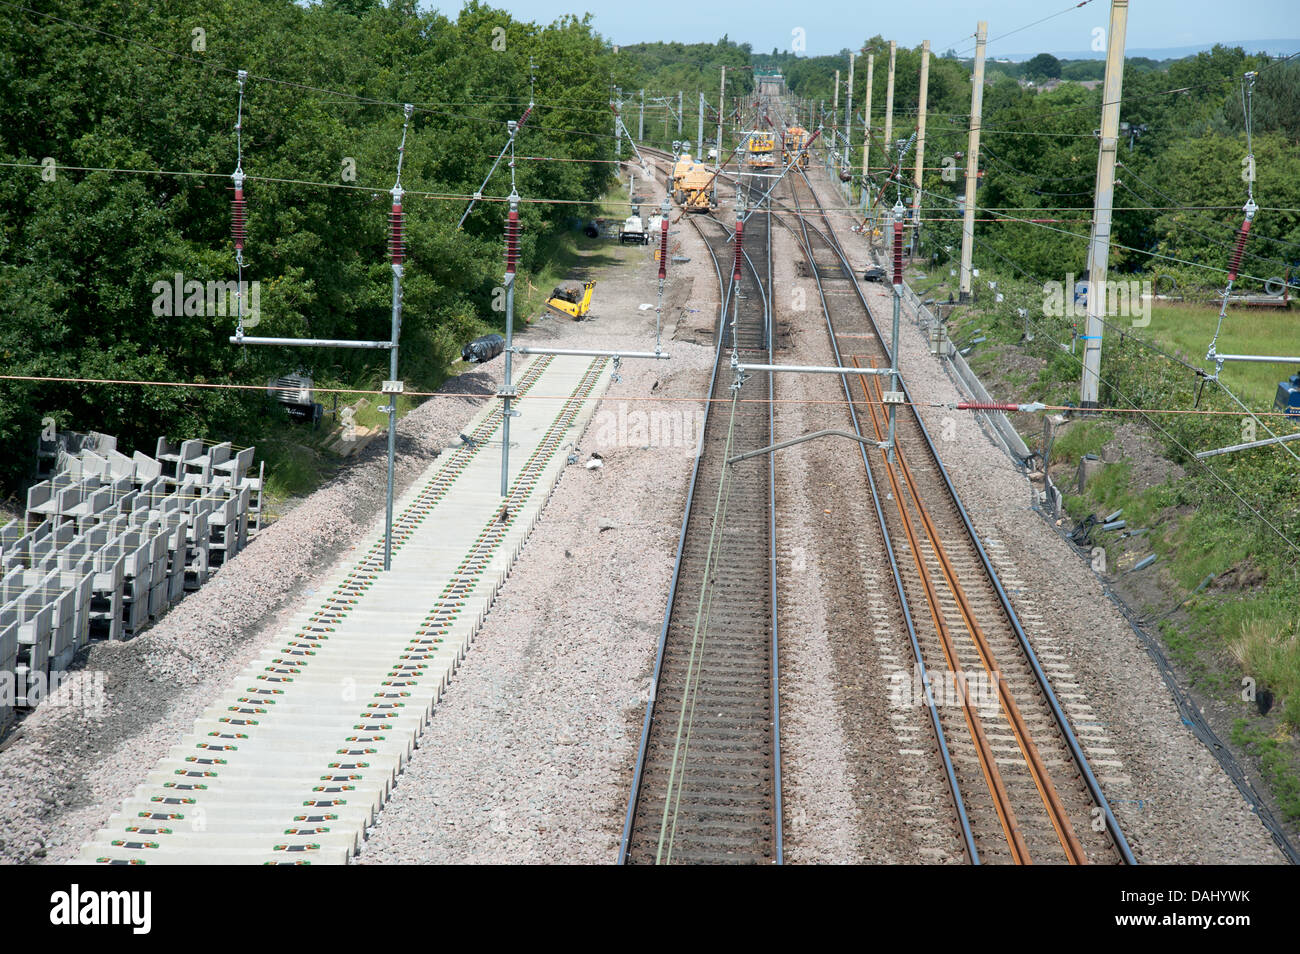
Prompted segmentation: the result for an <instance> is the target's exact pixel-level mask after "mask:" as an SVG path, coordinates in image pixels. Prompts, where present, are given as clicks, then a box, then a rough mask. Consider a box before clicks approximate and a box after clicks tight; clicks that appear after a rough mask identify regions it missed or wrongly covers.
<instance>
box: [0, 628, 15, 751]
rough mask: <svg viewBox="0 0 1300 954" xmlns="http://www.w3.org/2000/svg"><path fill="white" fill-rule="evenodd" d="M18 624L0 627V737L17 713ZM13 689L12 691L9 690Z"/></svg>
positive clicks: (7, 729) (6, 730) (11, 723)
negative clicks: (1, 683)
mask: <svg viewBox="0 0 1300 954" xmlns="http://www.w3.org/2000/svg"><path fill="white" fill-rule="evenodd" d="M17 668H18V624H17V623H10V624H8V625H7V626H0V680H4V682H5V685H0V736H3V735H4V733H6V732H8V731H9V727H10V726H11V725H13V722H14V715H15V713H16V712H17V705H16V701H15V698H14V697H15V696H16V695H17V691H16V690H17V676H16V673H15V670H16V669H17ZM11 686H12V687H13V690H14V691H11V690H10V687H11Z"/></svg>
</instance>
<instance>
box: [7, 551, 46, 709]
mask: <svg viewBox="0 0 1300 954" xmlns="http://www.w3.org/2000/svg"><path fill="white" fill-rule="evenodd" d="M18 573H19V571H15V570H11V571H10V573H9V574H6V575H5V577H4V578H3V579H0V631H3V630H5V629H6V628H8V627H9V626H17V637H18V653H17V656H16V658H15V660H14V668H13V675H14V702H15V704H16V705H18V706H19V707H20V708H26V707H28V706H30V705H32V704H33V702H34V701H35V700H34V699H33V698H32V696H33V693H35V692H42V691H44V689H45V682H44V680H45V677H46V676H47V675H48V673H49V671H50V654H51V649H52V646H51V636H52V635H53V617H54V607H53V606H52V605H51V604H50V601H49V600H46V599H45V598H44V596H43V595H42V594H41V592H40V591H39V590H37V589H28V588H27V587H25V586H24V585H23V582H22V580H21V578H17V577H16V576H15V574H18Z"/></svg>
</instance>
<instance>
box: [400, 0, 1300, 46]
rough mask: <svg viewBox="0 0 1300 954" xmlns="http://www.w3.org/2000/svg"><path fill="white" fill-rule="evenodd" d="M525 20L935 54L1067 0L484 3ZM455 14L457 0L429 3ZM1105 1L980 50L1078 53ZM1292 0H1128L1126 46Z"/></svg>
mask: <svg viewBox="0 0 1300 954" xmlns="http://www.w3.org/2000/svg"><path fill="white" fill-rule="evenodd" d="M489 2H491V4H492V5H493V6H498V7H503V8H505V9H507V10H509V11H510V12H511V13H512V14H514V15H515V16H517V17H520V18H521V19H525V20H536V21H539V22H543V23H549V22H550V21H551V20H553V19H555V18H556V17H558V16H560V15H562V14H565V13H583V12H590V13H592V14H593V15H594V16H595V25H596V29H597V30H598V31H599V32H600V33H601V34H602V35H603V36H605V37H606V38H607V39H609V40H611V41H612V42H614V43H637V42H642V41H654V40H679V41H681V42H684V43H695V42H702V41H713V40H716V39H718V38H719V37H721V36H722V35H723V34H727V35H728V36H729V37H730V38H731V39H733V40H735V41H737V42H742V43H744V42H748V43H750V44H752V45H753V47H754V49H755V50H760V51H770V50H771V49H772V48H773V47H774V46H775V47H778V48H780V49H782V50H786V49H789V48H790V45H791V34H792V31H793V30H794V29H796V28H802V29H803V31H804V34H805V36H806V38H807V49H806V51H807V52H808V53H809V54H811V55H817V54H824V53H835V52H838V51H839V50H840V49H842V48H844V47H846V46H857V45H858V44H859V43H860V42H861V41H862V40H864V39H866V38H867V37H868V36H871V35H872V34H875V33H879V34H881V35H882V36H884V37H885V38H886V39H896V40H898V42H899V43H900V44H903V45H905V46H915V45H917V44H919V43H920V42H921V41H922V40H925V39H928V40H930V42H931V45H932V46H933V47H934V48H935V50H936V51H937V52H943V51H944V50H945V49H947V48H948V47H949V46H952V47H954V48H956V49H958V50H961V49H962V48H963V46H965V45H970V46H972V47H973V45H974V41H973V39H972V40H967V37H971V36H973V34H974V33H975V23H976V21H977V20H979V19H981V18H983V19H986V20H988V21H989V36H990V38H995V37H998V36H999V35H1000V34H1002V33H1009V32H1011V31H1012V30H1016V29H1018V28H1019V27H1023V26H1025V25H1027V24H1029V23H1032V22H1033V21H1035V20H1038V19H1041V18H1043V17H1047V16H1050V15H1051V14H1054V13H1057V12H1058V11H1062V10H1064V9H1065V8H1067V7H1070V6H1072V3H1071V2H1070V0H901V2H893V3H888V4H886V3H860V2H857V3H855V2H853V0H831V2H812V3H808V2H791V0H745V2H732V0H719V2H713V3H705V2H700V0H652V2H641V3H634V2H628V0H489ZM421 6H422V7H435V8H437V9H440V10H442V11H443V12H444V13H448V14H450V15H454V14H455V11H457V10H458V9H459V8H460V3H459V2H457V0H452V2H447V0H442V2H433V3H430V2H428V0H422V3H421ZM1109 12H1110V3H1109V0H1091V2H1090V3H1088V5H1087V6H1085V7H1083V8H1082V9H1072V10H1070V11H1069V12H1066V13H1061V15H1060V16H1055V17H1052V18H1051V19H1049V20H1047V21H1046V22H1044V23H1040V24H1038V25H1036V26H1032V27H1029V28H1028V29H1026V30H1022V31H1020V32H1017V33H1015V34H1014V35H1012V36H1008V37H1006V38H1005V39H1001V40H997V41H996V42H991V43H990V45H989V56H994V57H996V56H1004V55H1008V54H1016V53H1034V52H1039V51H1076V50H1077V51H1081V52H1082V51H1086V50H1088V49H1089V47H1090V44H1091V40H1092V30H1093V28H1094V27H1105V26H1106V23H1107V20H1108V18H1109ZM1297 14H1300V10H1298V9H1297V4H1296V2H1295V0H1235V2H1229V3H1223V2H1207V0H1133V2H1132V4H1131V6H1130V10H1129V27H1128V42H1127V46H1128V47H1129V48H1146V47H1159V48H1164V47H1180V46H1191V45H1200V44H1212V43H1215V42H1218V41H1220V40H1253V39H1257V38H1260V37H1272V36H1280V37H1296V36H1300V16H1297Z"/></svg>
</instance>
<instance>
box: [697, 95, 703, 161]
mask: <svg viewBox="0 0 1300 954" xmlns="http://www.w3.org/2000/svg"><path fill="white" fill-rule="evenodd" d="M695 148H696V149H697V150H698V151H697V152H696V153H695V159H696V161H697V162H703V161H704V91H703V90H701V91H700V121H699V123H698V124H697V125H696V127H695Z"/></svg>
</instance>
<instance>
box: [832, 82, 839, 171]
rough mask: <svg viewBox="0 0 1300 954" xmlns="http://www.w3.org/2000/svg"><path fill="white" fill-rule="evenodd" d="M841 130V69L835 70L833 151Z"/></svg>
mask: <svg viewBox="0 0 1300 954" xmlns="http://www.w3.org/2000/svg"><path fill="white" fill-rule="evenodd" d="M839 131H840V71H839V70H836V71H835V96H834V98H833V99H832V100H831V152H834V151H835V148H836V140H837V139H839Z"/></svg>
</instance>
